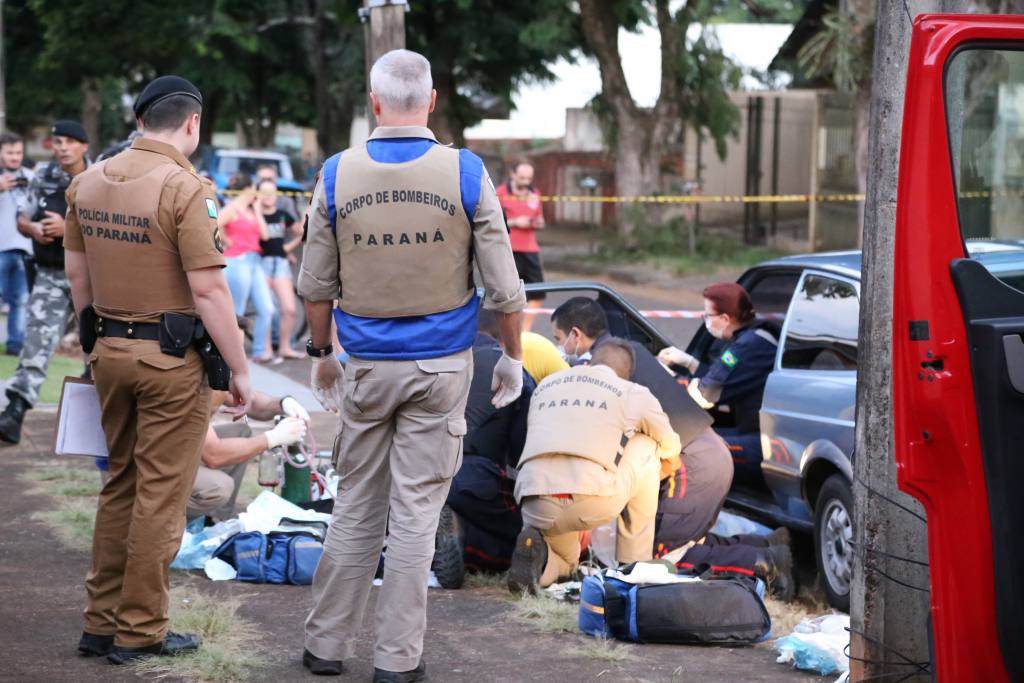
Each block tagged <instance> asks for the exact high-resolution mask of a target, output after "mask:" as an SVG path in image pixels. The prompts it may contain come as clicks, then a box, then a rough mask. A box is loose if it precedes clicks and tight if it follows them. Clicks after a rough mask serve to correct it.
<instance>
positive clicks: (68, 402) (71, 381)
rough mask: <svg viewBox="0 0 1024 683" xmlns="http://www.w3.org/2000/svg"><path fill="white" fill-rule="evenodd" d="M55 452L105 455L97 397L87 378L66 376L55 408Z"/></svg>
mask: <svg viewBox="0 0 1024 683" xmlns="http://www.w3.org/2000/svg"><path fill="white" fill-rule="evenodd" d="M53 450H54V452H55V453H56V454H57V455H87V456H92V457H100V458H106V457H107V455H108V453H107V437H106V436H104V434H103V424H102V423H101V422H100V398H99V395H98V394H97V393H96V387H95V386H94V385H93V383H92V382H90V381H88V380H83V379H78V378H77V377H66V378H65V379H64V388H63V389H62V390H61V394H60V408H59V409H58V410H57V439H56V442H55V443H54V447H53Z"/></svg>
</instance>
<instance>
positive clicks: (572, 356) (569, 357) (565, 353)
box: [558, 332, 580, 365]
mask: <svg viewBox="0 0 1024 683" xmlns="http://www.w3.org/2000/svg"><path fill="white" fill-rule="evenodd" d="M569 334H572V333H571V332H570V333H569ZM568 343H569V337H566V338H565V344H568ZM565 344H563V345H562V346H559V347H558V353H559V354H561V356H562V360H564V361H565V362H566V363H568V364H569V365H572V364H573V363H575V362H576V361H578V360H579V359H580V354H579V351H580V343H579V342H576V350H575V351H573V352H572V353H569V349H568V348H566V346H565Z"/></svg>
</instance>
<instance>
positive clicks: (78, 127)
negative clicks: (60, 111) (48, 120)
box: [50, 119, 89, 144]
mask: <svg viewBox="0 0 1024 683" xmlns="http://www.w3.org/2000/svg"><path fill="white" fill-rule="evenodd" d="M50 135H59V136H61V137H64V138H74V139H75V140H78V141H79V142H84V143H85V144H89V136H88V134H87V133H86V132H85V128H83V127H82V124H80V123H79V122H78V121H71V120H70V119H61V120H60V121H54V122H53V126H51V127H50Z"/></svg>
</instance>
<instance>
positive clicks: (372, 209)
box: [299, 50, 526, 682]
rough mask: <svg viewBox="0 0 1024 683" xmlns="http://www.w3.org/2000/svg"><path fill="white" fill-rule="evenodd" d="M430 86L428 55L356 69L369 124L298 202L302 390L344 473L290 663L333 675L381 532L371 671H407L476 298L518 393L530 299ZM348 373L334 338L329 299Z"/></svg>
mask: <svg viewBox="0 0 1024 683" xmlns="http://www.w3.org/2000/svg"><path fill="white" fill-rule="evenodd" d="M435 97H436V92H435V91H434V90H433V86H432V81H431V77H430V63H429V62H428V61H427V60H426V59H425V58H424V57H423V56H421V55H419V54H417V53H415V52H410V51H407V50H393V51H391V52H388V53H387V54H385V55H384V56H382V57H381V58H380V59H378V60H377V62H376V63H375V64H374V65H373V68H372V69H371V70H370V98H371V101H372V104H373V112H374V115H375V116H376V118H377V124H378V127H377V128H376V129H375V130H374V132H373V134H372V135H371V136H370V139H369V140H368V141H367V142H366V144H364V145H358V146H356V147H352V148H349V149H347V150H345V151H344V152H342V153H340V154H336V155H334V156H332V157H330V158H329V159H327V161H325V162H324V167H323V169H322V171H321V174H320V180H319V182H318V183H317V186H316V188H315V189H314V191H313V199H312V204H311V207H310V210H309V213H308V214H307V218H308V225H307V242H306V247H305V250H304V254H303V261H302V269H301V271H300V274H299V293H300V294H301V295H302V296H303V298H304V299H305V300H306V311H307V318H308V320H309V325H310V332H311V333H312V338H311V339H310V340H309V342H308V343H307V352H308V353H309V354H310V355H311V356H313V357H314V359H315V360H314V364H313V374H312V382H311V383H312V388H313V393H314V395H316V396H317V398H318V400H319V401H320V402H321V404H323V406H324V408H326V409H327V410H336V411H338V412H339V413H340V424H339V429H340V435H339V438H338V441H337V442H336V449H337V451H336V457H337V458H338V462H337V471H338V473H339V475H340V477H341V481H340V483H339V486H338V498H337V501H336V503H335V505H334V519H333V521H332V523H331V528H330V532H329V533H328V536H327V540H326V543H325V546H324V554H323V557H322V558H321V560H320V564H319V566H318V567H317V572H316V576H315V578H314V580H313V603H314V605H313V610H312V611H311V612H310V614H309V618H308V619H307V620H306V643H305V644H306V650H305V652H304V653H303V658H302V659H303V663H304V665H305V666H306V667H307V668H309V669H310V670H311V671H312V672H313V673H316V674H321V675H339V674H340V673H341V671H342V662H341V660H343V659H345V658H347V657H350V656H351V655H352V648H353V645H354V642H355V639H356V637H357V636H358V634H359V633H360V631H361V630H362V625H363V612H364V609H365V607H366V600H367V596H368V594H369V591H370V584H371V582H372V580H373V575H374V571H375V570H376V568H377V563H378V559H379V556H380V551H381V546H382V543H383V541H384V533H385V529H387V533H388V547H387V554H386V558H385V563H384V585H383V587H382V588H381V590H380V592H379V594H378V598H377V609H376V612H377V613H376V626H377V640H376V647H375V649H374V656H373V661H374V669H375V670H374V681H379V682H384V681H388V682H393V681H402V682H408V681H420V680H424V678H425V677H426V673H425V666H424V664H423V661H422V659H421V655H422V653H423V632H424V629H425V628H426V603H427V574H428V572H429V569H430V562H431V560H432V558H433V555H434V535H435V532H436V530H437V526H438V517H439V515H440V512H441V507H442V506H443V505H444V502H445V497H446V496H447V494H448V488H449V486H450V484H451V479H452V477H453V476H454V475H455V473H456V472H457V471H458V469H459V465H460V463H461V461H462V437H463V435H464V434H465V433H466V420H465V416H464V413H465V408H466V398H467V396H468V392H469V384H470V378H471V377H472V374H473V372H472V371H473V368H472V358H473V355H472V349H471V347H472V345H473V340H474V339H475V338H476V315H477V307H478V305H479V303H478V297H477V294H476V288H475V286H474V284H473V267H474V265H475V266H476V267H477V268H479V271H480V275H481V279H482V282H481V284H482V287H483V290H484V301H483V306H484V308H487V309H489V310H492V311H494V312H495V316H496V318H497V320H498V325H499V328H500V332H501V337H502V341H503V342H504V347H505V353H504V354H503V355H502V357H501V358H500V359H499V361H498V363H497V364H496V366H495V368H494V374H493V379H492V383H491V389H492V390H494V391H495V394H494V398H493V399H492V401H493V403H494V404H495V405H496V406H498V407H501V406H504V405H507V404H508V403H511V402H512V401H514V400H515V399H516V398H517V397H518V396H519V393H520V391H521V390H522V384H523V367H522V361H521V358H522V350H521V348H520V342H519V331H520V327H521V324H522V309H523V307H524V305H525V303H526V297H525V294H524V291H523V284H522V281H521V280H520V279H519V276H518V275H517V274H516V267H515V261H514V260H513V258H512V249H511V247H510V245H509V239H508V232H507V231H506V229H505V221H504V219H503V218H502V214H501V206H500V205H499V203H498V199H497V196H496V195H495V192H494V187H493V185H492V184H491V181H490V179H489V178H488V176H487V172H486V170H485V169H484V167H483V163H482V162H481V161H480V158H479V157H477V156H476V155H475V154H473V153H471V152H469V151H467V150H459V149H455V148H452V147H448V146H445V145H441V144H438V142H437V140H436V139H435V138H434V134H433V133H431V131H430V129H429V128H427V127H426V125H427V118H428V114H429V113H430V112H431V111H433V108H434V99H435ZM332 299H338V300H339V304H338V309H336V310H335V311H334V317H335V320H336V322H337V328H338V339H339V340H340V342H341V344H342V345H343V346H344V348H345V350H346V351H347V352H348V353H349V361H348V364H347V365H346V367H345V369H344V371H342V369H341V366H340V364H339V363H338V361H337V359H336V358H335V356H334V349H333V348H331V346H330V334H331V326H330V314H331V301H332Z"/></svg>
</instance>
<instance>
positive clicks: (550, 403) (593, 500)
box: [513, 365, 681, 587]
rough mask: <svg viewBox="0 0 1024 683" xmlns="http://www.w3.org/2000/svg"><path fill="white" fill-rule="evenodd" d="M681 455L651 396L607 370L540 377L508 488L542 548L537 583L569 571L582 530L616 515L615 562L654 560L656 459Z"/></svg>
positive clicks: (589, 368)
mask: <svg viewBox="0 0 1024 683" xmlns="http://www.w3.org/2000/svg"><path fill="white" fill-rule="evenodd" d="M680 451H681V445H680V442H679V436H678V435H677V434H676V433H675V432H674V431H673V430H672V426H671V425H670V424H669V420H668V416H667V415H666V414H665V411H664V410H662V408H661V404H659V403H658V399H656V398H655V397H654V395H653V394H652V393H651V392H650V391H649V390H648V389H647V388H645V387H642V386H640V385H639V384H635V383H633V382H629V381H626V380H624V379H621V378H620V377H619V376H618V375H616V374H615V372H614V371H613V370H612V369H611V368H609V367H608V366H604V365H597V366H586V365H579V366H576V367H574V368H571V369H569V370H564V371H562V372H559V373H556V374H554V375H550V376H549V377H547V378H546V379H545V380H544V381H543V382H541V383H540V385H539V386H538V387H537V389H536V390H535V391H534V393H533V398H532V400H531V401H530V413H529V427H528V429H527V436H526V446H525V447H524V448H523V455H522V458H521V459H520V471H519V477H518V479H517V481H516V488H515V495H516V499H517V500H518V501H519V503H520V507H521V508H522V512H523V523H524V524H525V525H528V526H531V527H534V528H536V529H539V530H540V532H541V535H542V536H543V538H544V541H545V542H546V543H547V546H548V554H547V564H546V566H545V567H544V570H543V572H542V574H541V576H540V580H539V585H540V586H541V587H544V586H548V585H550V584H552V583H554V582H555V581H557V580H558V579H560V578H563V577H567V576H569V574H570V573H571V572H572V571H573V570H574V569H575V568H576V565H577V564H578V562H579V556H580V541H579V533H578V532H579V531H582V530H586V529H594V528H597V527H599V526H601V525H603V524H606V523H608V522H610V521H611V520H613V519H615V518H617V517H618V534H617V537H616V559H617V560H618V561H619V562H636V561H640V560H649V559H651V556H652V551H653V546H654V525H655V514H656V512H657V507H658V475H659V471H660V469H661V460H662V459H670V458H674V457H676V456H678V455H679V454H680ZM517 552H518V548H517ZM514 562H515V559H514V560H513V563H514Z"/></svg>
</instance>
